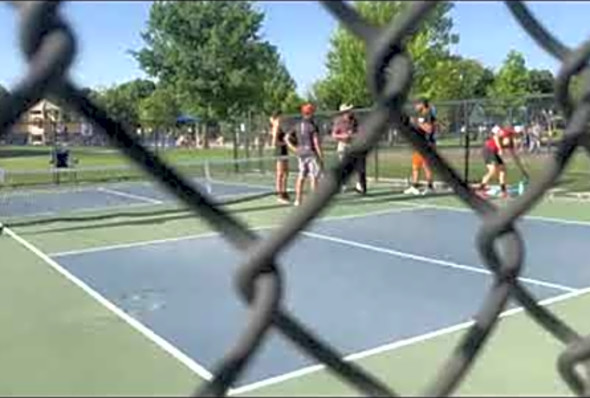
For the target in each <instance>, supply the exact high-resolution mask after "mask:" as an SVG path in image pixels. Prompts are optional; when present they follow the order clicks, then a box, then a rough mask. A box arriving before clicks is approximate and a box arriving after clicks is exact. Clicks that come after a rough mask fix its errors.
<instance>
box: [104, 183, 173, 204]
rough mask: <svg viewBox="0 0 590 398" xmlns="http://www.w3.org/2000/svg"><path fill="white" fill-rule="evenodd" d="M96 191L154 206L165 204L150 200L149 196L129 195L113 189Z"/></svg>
mask: <svg viewBox="0 0 590 398" xmlns="http://www.w3.org/2000/svg"><path fill="white" fill-rule="evenodd" d="M96 190H97V191H99V192H104V193H108V194H111V195H115V196H120V197H122V198H128V199H135V200H140V201H142V202H147V203H151V204H154V205H161V204H163V203H164V202H163V201H161V200H158V199H154V198H150V197H148V196H144V195H135V194H132V193H127V192H123V191H119V190H116V189H111V188H105V187H98V188H96Z"/></svg>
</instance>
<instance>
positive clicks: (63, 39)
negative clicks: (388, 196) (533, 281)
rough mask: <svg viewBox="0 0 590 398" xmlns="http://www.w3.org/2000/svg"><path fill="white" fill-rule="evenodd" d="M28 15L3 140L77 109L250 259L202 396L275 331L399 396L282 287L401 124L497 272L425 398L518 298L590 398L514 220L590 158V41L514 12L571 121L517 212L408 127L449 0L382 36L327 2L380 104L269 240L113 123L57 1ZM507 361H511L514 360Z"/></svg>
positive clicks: (583, 357)
mask: <svg viewBox="0 0 590 398" xmlns="http://www.w3.org/2000/svg"><path fill="white" fill-rule="evenodd" d="M11 4H12V6H13V7H14V8H15V11H16V12H17V14H18V17H19V35H20V46H21V49H22V51H23V52H24V54H25V56H26V59H27V61H28V65H29V68H28V70H27V71H26V73H24V74H23V76H22V78H21V80H20V82H19V83H18V84H16V85H15V86H14V87H13V88H12V91H11V92H10V93H9V94H8V95H6V96H3V97H2V98H0V126H2V128H1V131H0V132H1V134H0V136H3V135H5V134H6V133H7V130H8V128H9V126H11V125H13V124H14V123H16V122H17V121H18V120H19V117H20V116H21V115H22V114H23V112H25V111H26V110H27V109H28V108H29V107H30V106H32V105H34V104H35V103H37V102H38V101H39V100H40V99H41V98H43V97H46V96H47V97H49V98H56V99H61V100H62V102H63V103H64V104H66V105H67V106H68V107H69V108H70V109H71V110H72V111H74V112H76V113H78V114H80V115H82V116H83V117H84V118H85V119H86V120H89V121H91V122H92V124H93V125H94V127H95V128H96V129H98V130H100V131H102V133H103V134H104V135H105V136H107V137H108V138H109V139H110V140H111V142H112V143H113V144H114V145H115V146H116V147H118V148H119V149H120V151H121V152H122V153H124V154H125V155H126V156H128V157H129V159H131V160H132V161H133V162H135V163H136V164H137V165H138V166H139V167H140V168H142V169H143V170H144V171H145V172H146V173H149V174H150V175H151V176H152V177H153V178H154V179H155V180H156V181H158V182H159V183H160V184H161V185H162V186H163V187H165V188H167V189H168V190H169V191H170V192H172V193H174V194H175V195H176V196H177V197H178V198H179V199H181V200H182V201H183V202H184V203H185V204H186V205H188V206H189V207H190V208H191V209H192V211H193V212H194V214H195V216H198V217H201V218H203V219H204V220H206V221H207V222H208V223H209V224H210V225H211V226H212V227H213V228H214V229H215V230H216V231H218V232H219V233H220V234H221V235H222V236H223V237H224V238H225V239H226V240H227V241H228V242H230V243H231V244H232V245H233V246H234V247H236V248H238V249H239V250H241V251H242V252H243V258H242V260H241V263H240V264H237V268H236V271H235V283H236V289H237V292H238V294H239V295H240V296H241V297H242V298H243V300H244V301H245V302H246V303H247V304H248V305H249V307H250V312H249V318H248V320H247V322H245V323H244V325H243V330H242V333H241V336H240V338H239V339H238V340H237V341H235V343H234V345H233V346H231V347H227V352H226V354H225V356H224V357H223V358H220V359H219V361H218V363H217V365H216V366H215V368H214V371H213V378H212V379H211V380H210V381H208V382H206V383H205V384H204V385H203V386H202V387H200V389H199V390H198V391H196V393H197V394H198V395H203V396H211V395H214V396H220V395H225V394H226V393H227V392H228V390H229V388H230V387H231V386H232V385H233V383H234V382H235V381H236V380H237V379H238V378H239V377H240V375H241V374H242V373H243V372H244V370H245V369H246V368H247V367H248V366H249V365H250V363H251V361H252V358H253V356H254V355H255V354H256V353H257V352H258V351H259V350H260V347H261V344H262V343H263V342H264V341H265V339H266V338H267V336H268V332H269V331H270V330H271V329H274V330H276V331H278V332H280V334H281V335H282V336H283V337H285V338H286V339H288V340H290V341H291V342H292V343H293V344H294V345H296V346H298V347H299V349H301V350H302V351H303V352H305V353H306V354H307V355H308V356H310V357H311V358H313V359H314V360H316V361H318V362H320V363H323V364H324V365H325V366H326V367H327V369H328V370H329V371H330V372H332V373H333V374H335V375H337V376H338V377H339V378H341V379H342V380H343V381H345V382H346V383H349V384H350V385H351V386H353V387H354V388H355V389H356V390H357V391H358V392H359V393H361V394H366V395H379V396H385V395H387V396H389V395H395V391H393V390H392V389H390V388H389V387H388V386H386V383H385V382H384V381H383V380H379V378H378V377H377V376H376V375H373V374H370V373H368V372H366V371H365V370H363V369H361V368H360V367H358V366H357V365H355V364H354V363H352V362H346V361H343V360H342V359H341V358H342V355H341V354H340V353H339V352H337V351H336V350H335V349H334V348H333V347H332V346H331V345H330V342H328V341H325V340H324V339H323V338H322V336H318V335H317V334H315V333H313V332H311V331H310V330H309V329H308V328H307V327H306V326H305V325H303V324H302V323H301V322H300V321H299V320H298V319H297V316H296V314H293V313H291V312H289V311H288V310H287V309H286V308H285V307H284V306H283V305H282V300H283V297H284V296H283V294H284V284H285V283H286V281H284V280H283V273H282V267H281V265H280V264H278V263H277V262H276V258H277V255H278V254H279V253H280V252H281V251H282V250H283V249H284V248H285V247H286V246H287V245H289V244H291V243H292V242H293V241H294V240H295V238H296V237H297V236H298V234H299V233H300V232H301V231H302V229H303V228H305V227H306V226H308V225H309V224H310V223H311V222H312V221H313V220H314V219H315V217H316V216H318V215H319V214H320V213H321V212H322V210H324V209H325V208H326V206H328V205H329V204H330V203H331V199H332V198H334V196H335V195H336V194H337V193H338V192H339V190H340V187H341V185H342V183H343V181H344V180H345V179H346V178H348V176H349V175H350V174H351V173H352V172H353V165H354V160H355V158H357V157H359V156H366V155H367V154H368V153H369V152H370V151H371V149H372V148H374V147H375V146H376V145H377V144H378V143H379V141H380V140H381V139H382V137H383V136H384V135H385V134H386V133H387V131H388V129H389V128H390V126H392V125H393V126H394V127H395V128H396V129H397V130H398V131H399V134H400V135H401V136H403V137H404V138H405V139H406V140H407V141H408V142H409V143H410V144H411V145H412V147H413V148H415V149H417V150H418V151H419V152H420V153H422V154H423V155H424V156H425V157H426V158H427V159H428V161H429V162H430V164H432V165H433V167H434V168H435V169H436V171H437V173H438V175H439V176H440V177H441V178H443V179H444V180H445V181H446V183H447V184H448V185H449V186H451V187H452V189H453V190H454V192H455V194H456V195H457V197H458V198H460V199H461V201H462V202H463V203H464V204H465V205H466V206H468V207H470V208H471V209H473V211H474V212H475V213H476V214H477V215H479V217H480V219H481V225H480V228H479V233H478V235H477V239H476V245H477V249H478V250H479V252H480V254H481V257H482V259H483V261H484V263H485V264H486V266H487V267H488V268H489V269H490V270H491V271H493V274H494V276H495V279H494V283H493V285H492V286H491V287H490V289H489V291H487V292H486V293H485V300H484V301H483V304H482V306H481V308H480V310H479V311H478V312H477V313H476V314H474V320H475V321H474V323H473V325H472V326H471V327H470V328H469V329H468V330H467V331H466V332H465V333H464V335H463V336H462V338H461V340H460V342H459V343H458V345H457V347H456V348H455V350H454V351H453V352H452V353H451V354H450V356H449V358H448V359H447V360H446V362H445V363H444V365H443V366H442V367H441V368H440V370H439V373H438V374H437V375H436V377H435V378H434V380H431V381H430V383H429V384H427V385H426V386H425V387H424V389H423V390H422V391H421V394H423V395H428V396H431V395H435V396H441V395H449V394H451V393H452V392H453V391H455V390H456V388H457V386H458V385H459V384H460V383H461V381H462V380H463V378H464V377H465V375H466V374H467V372H468V371H469V369H470V368H471V366H472V365H473V363H474V361H475V360H476V358H477V357H478V354H479V353H480V352H481V350H482V348H483V347H484V346H485V344H486V342H487V341H488V339H489V337H490V336H491V334H492V333H493V331H494V330H495V327H496V326H497V325H498V320H499V314H500V313H501V312H502V310H503V309H504V308H505V306H506V303H507V300H508V299H509V297H512V298H513V299H515V300H516V301H518V302H519V303H520V304H521V305H522V306H523V307H524V308H525V310H526V312H527V314H528V315H529V316H530V317H531V318H532V319H534V321H535V322H537V324H538V325H539V326H540V327H542V328H544V329H545V330H546V331H547V332H548V333H550V334H551V335H552V336H554V337H555V338H556V339H558V340H559V341H560V342H561V343H562V344H563V347H564V348H563V351H562V354H561V355H560V357H559V360H558V364H557V367H558V372H559V374H560V375H561V377H562V378H563V379H564V380H565V382H566V383H567V384H568V385H569V386H570V387H571V389H572V391H573V392H574V393H576V394H578V395H589V394H590V382H589V381H588V373H587V372H588V370H590V369H589V368H588V365H589V363H588V358H589V357H590V338H588V337H585V336H584V335H582V334H580V333H579V332H577V331H575V330H573V329H572V328H571V327H570V326H568V325H567V324H566V323H565V322H564V321H562V320H561V319H560V318H559V317H558V316H557V315H556V314H554V313H553V312H552V311H550V310H549V309H547V308H544V307H541V306H539V305H538V304H537V300H536V299H535V297H534V296H533V295H532V294H531V293H530V292H529V290H528V289H526V288H525V287H524V286H523V285H522V284H521V283H520V282H519V281H518V280H517V276H518V275H519V274H520V273H521V271H522V264H523V260H524V250H525V248H524V242H523V239H522V236H521V232H520V231H519V230H518V229H517V227H516V225H515V224H516V222H517V221H518V220H519V219H520V218H521V217H522V216H523V215H524V214H526V213H527V212H528V211H530V210H531V209H532V208H533V207H534V206H535V205H536V204H537V203H538V202H539V201H540V200H541V199H542V198H543V196H544V193H545V192H546V191H547V190H548V189H549V188H551V187H552V186H553V185H554V183H555V181H556V179H557V178H558V177H559V176H560V174H561V173H562V171H563V170H564V168H565V167H566V165H567V164H568V160H569V159H570V158H571V156H572V154H573V152H574V150H576V149H577V148H578V147H581V148H583V149H584V150H585V151H586V152H589V150H590V142H589V140H588V134H587V129H586V126H587V122H588V119H589V118H590V82H588V81H587V82H585V83H586V84H585V88H584V90H583V95H582V97H581V98H582V100H581V102H579V103H573V102H572V100H571V99H570V95H569V90H568V88H569V87H568V86H569V85H568V83H569V81H570V79H571V78H572V76H574V75H575V74H577V73H578V72H580V71H581V70H582V69H583V68H585V66H586V63H587V60H588V58H589V57H590V41H586V42H584V43H582V44H581V45H580V46H579V47H578V48H575V49H569V48H567V47H566V46H565V45H563V44H562V43H561V42H560V41H559V40H558V39H556V38H555V37H554V36H553V35H552V34H551V33H550V32H549V31H547V30H546V29H545V28H544V27H543V26H542V25H541V24H540V22H539V21H538V20H537V19H536V18H535V17H534V16H533V15H532V14H531V13H530V12H529V10H528V9H527V7H526V6H525V4H524V3H523V2H520V1H509V2H506V6H507V7H508V8H509V9H510V11H511V13H512V15H513V16H514V18H515V19H516V20H517V21H518V22H519V23H520V25H521V26H522V28H523V29H524V30H525V31H526V32H527V33H528V34H529V35H530V36H531V37H532V38H533V39H534V40H535V42H536V43H537V44H538V45H539V46H540V47H541V48H543V49H544V50H545V51H547V52H548V53H549V54H550V55H552V56H554V57H555V58H557V59H559V60H560V61H561V63H562V64H561V69H560V71H559V74H558V76H557V84H556V88H555V95H554V101H555V103H556V104H557V105H558V106H559V109H560V110H561V112H562V113H563V115H564V121H565V129H564V133H563V137H562V139H561V140H559V142H557V143H556V148H555V152H554V155H553V156H552V157H551V158H550V159H548V160H547V164H546V167H545V169H544V172H543V174H542V175H541V176H539V178H537V179H536V180H535V181H534V182H533V183H531V185H530V187H529V189H528V190H527V191H526V192H525V193H524V195H522V196H520V197H518V198H517V199H515V200H514V201H513V202H511V204H510V205H509V206H507V207H502V208H497V207H496V206H494V205H493V204H492V203H490V202H488V201H486V200H484V199H482V198H480V197H478V196H476V195H474V193H473V192H472V190H471V189H470V188H469V187H468V185H467V184H466V183H465V182H464V181H463V179H462V178H461V177H460V176H459V173H458V172H457V171H456V170H455V169H454V168H453V167H451V166H450V165H449V163H448V162H447V161H446V160H445V159H444V158H443V157H441V156H440V154H439V153H438V152H437V151H436V150H435V149H433V148H431V147H430V146H428V145H427V143H426V142H425V140H424V139H423V138H422V136H421V135H419V134H416V131H414V129H413V127H411V126H409V125H404V124H403V123H402V108H403V105H404V104H405V103H406V102H407V95H408V92H409V89H410V85H411V83H412V62H411V59H410V57H409V56H408V54H407V52H406V49H405V47H404V43H405V39H406V38H407V37H408V36H409V35H412V34H414V33H415V32H416V31H417V30H418V29H419V28H420V23H421V21H423V20H424V18H425V17H426V16H427V15H428V14H429V13H430V12H431V11H432V10H433V9H434V8H435V7H437V6H438V4H439V2H436V1H416V2H412V3H409V4H408V7H407V9H406V11H405V12H404V13H403V15H400V16H399V17H397V18H396V19H395V20H393V21H391V23H389V24H388V25H387V26H385V27H382V28H378V27H376V26H373V25H371V24H369V23H368V22H366V21H365V20H364V19H363V18H362V17H360V16H359V15H358V14H357V13H356V12H355V11H354V10H353V9H352V8H351V7H350V6H349V5H347V4H346V3H344V2H340V1H324V2H322V4H323V5H324V6H325V7H326V9H328V10H329V12H330V13H331V14H332V15H333V16H334V17H335V18H336V19H338V21H339V22H340V23H341V24H343V25H344V26H345V27H346V28H347V29H349V30H350V31H351V32H353V33H354V34H355V35H357V36H358V37H359V38H361V39H362V40H364V41H365V43H366V45H367V48H368V57H367V64H368V71H369V72H368V76H367V83H368V85H369V86H370V89H371V92H372V94H373V96H374V99H375V106H374V107H373V108H372V109H371V111H370V112H368V113H367V115H366V117H365V118H364V121H363V126H364V131H365V133H364V134H363V135H362V136H360V137H359V139H358V141H357V142H356V143H355V144H354V145H353V149H352V150H351V151H350V153H348V154H347V156H345V157H344V159H343V160H342V161H341V162H340V163H338V164H337V165H335V166H334V167H332V168H331V169H330V170H329V171H328V173H327V174H326V178H325V179H324V180H323V183H322V185H321V187H320V189H319V190H318V191H317V192H316V193H315V194H314V195H313V197H311V198H310V200H309V201H307V202H306V203H305V204H304V205H303V206H302V207H301V208H300V209H299V210H298V211H297V212H295V213H293V214H291V215H290V216H289V217H288V219H287V221H286V222H285V223H284V224H283V225H282V226H281V227H279V228H277V230H275V231H273V233H271V234H269V237H268V238H266V239H262V238H261V237H260V236H259V235H258V234H257V233H256V232H254V231H253V230H251V229H249V228H248V227H247V226H246V225H244V224H243V223H242V222H240V221H239V220H238V219H237V218H236V217H234V216H233V215H231V214H230V213H228V212H227V211H226V210H224V209H223V208H222V207H220V206H217V205H215V204H214V202H213V200H212V198H211V197H209V196H208V195H207V194H206V193H205V191H204V190H201V189H198V188H195V187H194V186H193V184H191V183H189V181H188V180H187V179H186V178H185V177H184V176H183V175H182V174H181V173H179V172H178V171H177V170H175V169H174V168H173V167H171V166H169V165H167V164H166V163H165V162H163V161H162V160H161V159H160V158H159V157H158V156H157V155H155V154H154V153H153V152H150V151H149V150H147V149H146V148H145V147H144V146H143V145H142V144H141V143H140V142H139V140H138V139H137V137H136V135H135V134H133V133H132V132H128V131H126V130H125V129H124V128H123V126H121V125H120V124H119V123H117V122H115V121H113V120H112V119H111V118H110V117H109V115H108V114H106V113H105V112H104V111H103V110H102V109H100V108H98V107H97V106H96V105H95V104H94V103H92V102H91V101H90V100H89V99H88V98H87V97H86V96H85V95H84V94H83V91H82V90H81V89H80V88H79V87H77V86H76V85H75V84H74V83H73V82H72V81H70V80H69V78H68V73H67V72H68V71H69V69H70V67H71V65H72V61H73V60H74V58H75V55H76V53H77V48H76V35H75V33H74V32H73V31H72V30H71V28H70V26H69V25H68V23H67V21H65V20H64V19H63V18H62V15H61V13H60V5H61V2H59V1H36V2H14V3H11ZM506 360H509V358H507V359H506Z"/></svg>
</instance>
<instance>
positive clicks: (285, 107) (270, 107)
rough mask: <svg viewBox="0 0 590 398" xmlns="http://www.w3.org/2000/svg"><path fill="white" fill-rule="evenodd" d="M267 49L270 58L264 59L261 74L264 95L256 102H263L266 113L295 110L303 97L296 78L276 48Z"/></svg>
mask: <svg viewBox="0 0 590 398" xmlns="http://www.w3.org/2000/svg"><path fill="white" fill-rule="evenodd" d="M267 51H268V54H267V57H268V58H267V59H265V60H264V62H263V73H262V74H261V75H260V76H259V78H260V79H261V86H262V87H263V90H262V91H261V92H260V93H261V94H262V97H261V98H259V100H258V101H256V102H257V103H258V102H259V103H261V104H262V106H261V108H262V110H263V112H264V113H265V114H266V115H269V114H271V113H272V112H274V111H276V110H280V111H282V112H285V113H290V112H293V110H294V108H298V107H299V106H300V105H301V103H302V99H301V97H299V95H297V91H296V89H297V85H296V84H295V80H293V78H292V77H291V75H290V74H289V71H288V70H287V67H286V66H285V64H284V63H283V62H282V61H281V59H280V57H279V54H278V51H277V50H276V48H275V47H272V46H268V47H267ZM257 103H255V104H254V105H255V106H256V105H258V104H257Z"/></svg>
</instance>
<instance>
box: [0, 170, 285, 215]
mask: <svg viewBox="0 0 590 398" xmlns="http://www.w3.org/2000/svg"><path fill="white" fill-rule="evenodd" d="M193 182H195V183H197V184H199V185H201V187H202V188H203V189H205V190H207V191H208V193H209V194H210V195H212V197H213V198H215V199H228V198H233V197H240V196H242V195H256V194H265V193H271V192H272V191H273V188H272V185H270V187H266V186H264V185H256V184H247V183H240V182H224V181H214V182H211V181H209V182H208V181H206V180H204V179H194V180H193ZM176 201H177V199H176V198H175V197H174V196H173V195H172V194H170V193H169V192H168V191H166V190H164V189H162V188H160V187H159V186H156V185H155V184H153V183H147V182H121V183H111V184H104V185H100V186H88V187H80V188H64V189H56V188H53V189H48V190H46V191H35V190H31V191H30V192H26V191H20V192H18V191H17V192H15V193H9V192H7V193H0V217H22V216H38V215H50V214H59V213H63V212H71V211H79V210H98V209H109V208H114V207H129V206H141V205H157V204H161V203H168V202H170V203H171V202H176Z"/></svg>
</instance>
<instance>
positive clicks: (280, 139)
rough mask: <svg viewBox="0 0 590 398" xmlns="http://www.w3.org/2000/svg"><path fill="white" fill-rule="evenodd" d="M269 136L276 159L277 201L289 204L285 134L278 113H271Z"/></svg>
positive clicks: (279, 113)
mask: <svg viewBox="0 0 590 398" xmlns="http://www.w3.org/2000/svg"><path fill="white" fill-rule="evenodd" d="M270 134H271V139H272V147H273V148H274V149H275V156H276V159H277V164H276V180H275V181H276V182H275V184H276V190H277V199H278V201H279V202H281V203H289V194H288V193H287V178H288V177H289V159H288V148H287V141H286V139H287V133H286V132H285V130H284V129H283V126H282V124H281V112H280V111H276V112H273V114H272V115H271V117H270Z"/></svg>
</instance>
